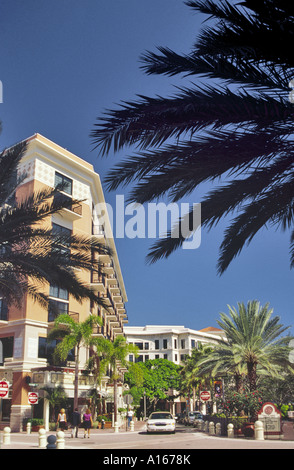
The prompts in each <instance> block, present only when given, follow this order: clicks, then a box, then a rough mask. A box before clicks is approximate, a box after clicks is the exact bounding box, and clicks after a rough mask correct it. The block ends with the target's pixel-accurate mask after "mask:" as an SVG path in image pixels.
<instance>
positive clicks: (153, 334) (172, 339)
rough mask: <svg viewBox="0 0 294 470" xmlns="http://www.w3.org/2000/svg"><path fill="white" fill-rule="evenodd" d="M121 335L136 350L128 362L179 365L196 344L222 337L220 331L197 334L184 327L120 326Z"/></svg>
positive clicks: (209, 328) (199, 331)
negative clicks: (152, 360)
mask: <svg viewBox="0 0 294 470" xmlns="http://www.w3.org/2000/svg"><path fill="white" fill-rule="evenodd" d="M124 332H125V335H126V338H127V341H128V343H133V344H135V345H136V346H137V347H138V348H139V353H138V357H136V358H135V357H134V356H133V355H131V356H130V357H129V360H130V361H131V362H132V361H136V362H145V361H147V360H149V359H168V360H169V361H172V362H174V363H175V364H182V362H183V360H184V359H185V357H186V356H187V355H188V356H189V355H191V352H192V350H193V349H195V348H197V347H198V345H199V344H200V343H202V344H205V343H211V342H213V341H214V340H215V338H216V337H219V338H220V337H223V336H224V332H223V331H222V330H221V329H219V328H214V327H208V328H205V329H203V330H198V331H197V330H192V329H190V328H185V327H184V326H165V325H146V326H124Z"/></svg>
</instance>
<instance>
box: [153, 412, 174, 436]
mask: <svg viewBox="0 0 294 470" xmlns="http://www.w3.org/2000/svg"><path fill="white" fill-rule="evenodd" d="M175 431H176V420H175V418H174V417H173V416H172V415H171V414H170V413H168V412H165V411H156V412H154V413H151V415H150V416H149V418H148V420H147V432H172V433H175Z"/></svg>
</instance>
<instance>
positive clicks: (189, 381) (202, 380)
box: [181, 344, 213, 410]
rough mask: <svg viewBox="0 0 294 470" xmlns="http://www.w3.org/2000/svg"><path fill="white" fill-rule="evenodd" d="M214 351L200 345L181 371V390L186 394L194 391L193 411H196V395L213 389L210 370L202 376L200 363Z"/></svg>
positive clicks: (186, 360)
mask: <svg viewBox="0 0 294 470" xmlns="http://www.w3.org/2000/svg"><path fill="white" fill-rule="evenodd" d="M211 351H212V349H211V348H210V347H206V346H203V344H200V345H199V347H198V349H194V350H193V351H192V354H191V356H187V357H186V359H185V361H184V365H183V368H182V370H181V389H182V391H183V392H184V393H185V392H186V393H188V396H189V398H190V393H191V390H192V395H193V410H194V409H195V402H196V393H197V391H198V392H199V391H200V389H207V388H211V385H212V380H213V379H212V375H211V373H210V370H209V371H208V372H206V373H203V372H202V373H201V374H200V368H199V362H200V361H201V360H202V359H203V358H205V357H206V356H207V355H208V354H210V353H211Z"/></svg>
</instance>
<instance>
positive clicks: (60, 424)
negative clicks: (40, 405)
mask: <svg viewBox="0 0 294 470" xmlns="http://www.w3.org/2000/svg"><path fill="white" fill-rule="evenodd" d="M66 425H67V420H66V414H65V409H64V408H61V410H60V412H59V414H58V418H57V423H56V428H57V429H61V431H65V429H66Z"/></svg>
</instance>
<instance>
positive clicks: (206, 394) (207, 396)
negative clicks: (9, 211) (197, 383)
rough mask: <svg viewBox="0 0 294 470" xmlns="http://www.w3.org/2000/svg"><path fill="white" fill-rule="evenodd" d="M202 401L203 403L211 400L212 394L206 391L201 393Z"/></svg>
mask: <svg viewBox="0 0 294 470" xmlns="http://www.w3.org/2000/svg"><path fill="white" fill-rule="evenodd" d="M200 400H202V401H207V400H210V392H208V391H206V390H203V392H200Z"/></svg>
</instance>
